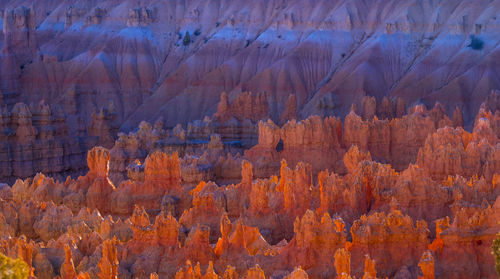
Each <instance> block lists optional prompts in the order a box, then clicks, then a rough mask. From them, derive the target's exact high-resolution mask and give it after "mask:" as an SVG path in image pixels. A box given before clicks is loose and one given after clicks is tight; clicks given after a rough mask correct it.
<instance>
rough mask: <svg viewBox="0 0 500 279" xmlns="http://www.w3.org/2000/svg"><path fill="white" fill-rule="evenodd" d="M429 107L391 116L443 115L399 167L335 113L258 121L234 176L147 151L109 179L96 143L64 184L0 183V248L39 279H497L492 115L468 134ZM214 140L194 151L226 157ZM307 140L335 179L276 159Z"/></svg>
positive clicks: (499, 212) (107, 156)
mask: <svg viewBox="0 0 500 279" xmlns="http://www.w3.org/2000/svg"><path fill="white" fill-rule="evenodd" d="M432 111H435V109H433V110H431V111H427V110H426V109H425V108H423V107H416V108H412V109H411V110H410V111H409V112H410V113H411V114H410V115H405V116H403V117H402V118H398V117H395V118H394V119H392V120H391V121H403V119H407V118H408V117H409V116H412V117H420V118H422V119H426V117H428V119H429V121H431V122H430V123H432V124H433V123H434V120H436V119H437V120H438V122H441V120H442V119H445V122H446V123H447V124H446V125H444V126H443V127H442V128H438V129H437V130H436V128H435V126H434V131H433V132H431V133H429V135H428V136H427V138H426V139H425V141H424V143H423V144H422V145H421V147H420V148H419V150H418V152H417V154H418V156H416V158H415V157H412V158H413V160H416V161H415V164H413V163H410V164H409V165H407V166H406V167H405V168H404V169H403V170H402V171H399V172H398V171H396V170H395V169H394V168H393V167H392V166H391V165H389V164H385V163H383V162H378V161H377V159H376V158H375V156H372V154H371V152H370V151H371V150H375V153H376V152H377V151H376V150H378V149H377V148H372V147H370V146H368V147H367V146H364V147H363V146H362V145H361V146H358V145H357V144H354V143H350V144H346V141H345V138H342V137H340V136H341V135H342V133H341V132H342V129H341V128H342V122H341V121H340V120H338V119H337V118H332V117H327V118H321V117H311V118H309V119H307V120H305V121H301V122H296V121H291V122H288V123H287V124H285V125H284V126H282V127H281V128H280V127H279V126H277V125H275V124H274V123H272V122H271V121H269V122H260V124H259V141H258V142H259V143H258V144H257V145H256V146H255V147H254V148H252V149H250V150H249V151H248V152H247V153H245V154H244V156H243V157H239V159H238V160H235V159H232V160H233V161H232V162H233V163H232V164H234V165H235V166H233V167H231V168H228V170H230V171H231V172H233V170H232V168H236V169H238V172H239V175H233V174H231V175H232V176H233V177H239V178H237V181H236V183H228V184H218V183H216V182H213V181H203V180H202V179H195V178H193V177H192V176H189V177H188V181H185V180H184V178H185V176H184V175H183V171H185V170H188V171H189V173H190V174H193V172H192V171H191V168H188V167H187V166H189V163H188V162H189V161H188V160H187V158H188V157H185V158H184V159H182V158H179V156H178V154H177V153H173V154H168V153H165V152H162V151H155V152H152V153H150V154H148V155H147V157H146V158H145V160H144V162H143V163H141V161H137V162H136V163H135V168H134V169H130V172H129V178H126V179H123V180H122V181H121V182H120V183H119V184H114V183H113V182H112V180H111V179H110V162H111V161H112V157H113V156H114V155H113V151H110V150H109V149H106V148H104V147H95V148H93V149H91V150H90V151H88V153H87V166H88V169H89V171H88V173H87V174H86V175H85V176H80V177H78V178H77V179H71V178H68V179H67V180H66V181H64V182H62V181H58V180H55V179H53V178H50V177H47V176H45V175H44V174H41V173H39V174H37V175H36V176H35V177H33V178H29V179H25V180H21V179H19V180H17V181H16V183H14V184H13V185H12V186H10V185H8V184H4V185H2V187H1V188H0V189H1V192H0V193H1V196H0V221H2V223H1V224H2V225H1V226H0V238H1V242H0V252H2V253H4V254H6V255H8V256H10V257H20V258H21V259H23V260H24V261H25V262H26V263H28V266H29V267H30V270H31V272H32V274H33V276H36V277H37V278H53V277H56V276H60V277H61V278H275V277H277V276H279V277H280V278H496V276H497V275H496V273H495V269H494V258H493V256H492V254H491V249H490V246H491V243H492V241H493V239H494V238H495V235H496V233H497V232H498V231H499V230H500V224H499V223H498V220H500V197H499V195H500V185H499V181H500V178H499V173H500V170H499V169H498V168H497V165H496V164H495V162H496V161H495V158H496V157H497V155H495V154H496V153H495V148H496V143H497V141H498V136H497V129H496V128H495V127H496V126H495V125H494V124H492V123H496V121H497V115H498V112H495V113H492V112H491V110H490V109H489V108H488V107H487V106H486V105H483V106H482V108H481V111H480V115H479V116H478V117H477V120H476V121H475V125H474V129H473V131H472V132H466V131H464V130H463V128H462V127H457V128H454V127H453V125H454V124H453V122H452V121H449V119H448V118H447V117H446V115H441V116H439V117H437V118H436V117H434V116H433V115H435V114H433V113H432ZM349 117H354V118H357V117H360V116H357V115H356V114H355V113H354V112H352V113H351V115H350V116H349ZM433 117H434V118H433ZM375 118H376V116H374V117H373V119H371V120H363V119H359V120H356V121H359V122H360V123H374V120H375V121H376V119H375ZM433 119H434V120H433ZM440 119H441V120H440ZM346 121H347V120H346ZM364 121H368V122H364ZM407 121H409V120H407ZM413 121H414V120H413ZM336 123H339V124H336ZM410 123H411V122H410ZM448 124H449V125H450V126H448ZM337 125H338V126H337ZM433 125H434V124H433ZM358 126H359V125H358ZM325 127H326V128H325ZM329 127H330V128H329ZM335 127H339V129H340V132H339V130H337V129H336V128H335ZM366 127H368V128H370V125H366ZM410 127H412V126H411V125H410ZM142 129H145V128H144V127H143V128H142ZM148 129H149V128H148ZM155 129H160V128H159V127H156V128H155ZM412 129H414V128H408V130H410V131H412ZM408 130H407V131H408ZM148 131H149V130H148ZM403 131H404V130H403ZM150 132H151V131H150ZM151 133H152V134H155V133H153V132H151ZM176 133H177V134H182V133H181V132H180V131H179V130H177V132H176ZM148 135H149V134H148ZM312 135H317V136H318V137H319V138H320V139H322V141H315V139H316V138H317V137H313V136H312ZM361 135H363V134H361ZM358 138H360V137H359V136H358ZM280 139H284V142H286V144H283V150H280V151H277V150H276V148H275V146H274V145H275V144H277V142H278V141H279V140H280ZM361 139H362V138H361ZM408 140H409V141H410V142H411V141H412V138H408ZM218 142H219V141H218V140H216V139H214V140H213V141H211V143H209V144H208V145H207V147H198V148H200V149H206V150H205V155H203V156H206V157H210V156H220V158H226V157H227V156H229V158H231V157H230V156H231V155H225V152H227V150H225V149H224V148H222V149H221V148H220V145H219V144H218ZM214 146H219V147H218V149H217V148H215V147H214ZM390 146H391V152H397V151H395V150H394V148H398V146H399V145H392V143H390ZM214 148H215V149H214ZM308 148H310V149H311V150H315V148H317V150H319V151H315V152H317V153H316V156H318V159H319V158H320V157H321V156H328V154H330V153H328V152H327V151H328V150H334V149H335V148H337V149H338V150H342V153H339V155H338V156H340V154H343V155H342V157H341V158H340V159H339V160H340V161H339V162H337V163H338V164H340V165H341V166H342V173H339V172H336V171H335V170H333V171H332V170H328V169H322V170H321V171H319V172H318V173H317V174H316V173H315V170H314V167H313V166H314V165H315V164H316V165H315V166H316V167H317V168H318V169H321V166H322V165H321V164H325V162H327V163H328V162H329V161H328V160H327V161H321V160H316V161H314V160H313V161H310V163H309V162H301V161H299V162H298V163H296V164H295V163H293V160H294V159H295V158H298V157H291V159H290V160H287V157H286V156H289V155H283V154H293V153H286V151H287V150H291V149H294V150H295V152H296V153H295V156H299V155H300V154H301V153H300V152H306V151H307V150H308ZM443 149H444V150H445V151H446V152H445V151H442V150H443ZM273 152H275V153H273ZM271 153H273V154H274V155H270V154H271ZM186 154H189V152H186ZM214 154H217V155H214ZM229 154H230V153H229ZM258 154H263V155H261V156H260V157H259V156H258ZM266 154H267V155H266ZM392 154H397V153H392ZM457 154H458V155H457ZM412 156H414V155H412ZM432 156H434V157H432ZM478 156H479V158H480V159H477V157H478ZM245 158H246V159H245ZM255 158H258V159H257V160H256V161H255V162H256V163H255V164H254V163H252V162H253V161H252V159H255ZM304 158H305V159H307V158H308V157H304ZM429 158H434V160H431V159H429ZM392 159H393V158H389V159H387V160H392ZM224 160H229V159H224ZM274 160H280V161H279V162H278V163H279V168H278V170H277V171H276V172H275V173H273V174H271V175H269V176H267V177H264V176H263V173H262V171H261V170H259V168H260V166H264V167H265V166H266V162H267V164H271V165H273V164H274ZM450 161H453V162H454V164H453V165H452V164H451V163H450ZM193 162H194V161H191V163H193ZM451 166H452V167H451ZM270 170H271V171H272V170H273V169H272V168H269V169H268V170H267V171H270ZM220 171H221V173H222V174H223V173H224V169H222V170H220ZM195 180H196V181H197V182H198V183H197V184H196V185H194V186H193V184H192V181H195Z"/></svg>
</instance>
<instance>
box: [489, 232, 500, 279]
mask: <svg viewBox="0 0 500 279" xmlns="http://www.w3.org/2000/svg"><path fill="white" fill-rule="evenodd" d="M491 248H492V249H493V253H492V254H493V256H494V257H495V269H496V270H497V274H498V277H499V278H500V233H498V234H497V238H495V240H493V245H492V246H491Z"/></svg>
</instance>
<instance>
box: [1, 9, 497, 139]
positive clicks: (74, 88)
mask: <svg viewBox="0 0 500 279" xmlns="http://www.w3.org/2000/svg"><path fill="white" fill-rule="evenodd" d="M388 7H394V9H388ZM0 8H1V10H2V11H3V13H2V19H3V34H2V36H1V37H0V40H1V43H2V44H1V45H2V54H3V55H2V58H1V63H0V64H1V65H2V67H1V69H0V79H1V80H2V86H1V88H0V90H1V92H2V95H4V96H3V98H2V99H4V102H6V103H13V102H18V101H24V102H38V101H40V100H41V99H45V100H46V101H47V102H48V103H51V104H55V103H59V104H62V105H64V107H65V110H66V112H67V113H68V114H69V117H68V120H69V121H70V122H71V125H72V126H73V125H75V128H76V124H77V123H78V118H79V116H82V118H81V119H83V121H84V122H85V126H88V125H89V124H90V121H92V120H91V119H90V116H91V115H92V112H93V110H94V109H96V110H97V111H99V110H100V109H101V105H100V104H107V103H108V102H109V101H110V100H111V101H113V103H114V104H115V105H116V117H117V119H118V123H120V124H121V125H122V127H123V128H127V129H131V128H133V127H135V126H137V124H139V122H140V121H142V120H148V121H154V120H156V119H157V118H158V117H159V116H163V117H164V118H165V119H166V121H167V122H168V126H169V127H173V126H175V125H176V124H177V123H181V122H183V123H184V124H186V123H187V122H189V121H194V120H196V119H202V118H203V117H204V116H206V115H211V114H213V113H214V112H216V111H217V104H218V101H219V96H220V94H221V92H224V91H225V92H227V96H228V99H229V100H234V99H237V95H238V94H240V93H241V92H250V91H251V92H264V93H263V94H265V98H266V99H267V101H268V103H269V105H268V112H269V114H270V115H271V116H272V117H273V120H274V121H278V118H279V117H280V116H281V115H283V112H287V113H285V114H287V115H288V112H289V111H290V108H291V106H288V105H286V103H287V100H288V98H289V96H290V94H294V95H295V100H296V107H297V114H298V115H300V117H302V118H305V117H307V116H309V115H312V114H318V115H322V116H325V115H332V114H334V113H335V114H338V115H341V116H344V115H346V114H347V113H348V112H349V107H350V105H351V103H358V105H359V106H360V108H361V109H362V110H363V113H362V114H363V117H365V116H368V117H371V116H373V115H374V114H375V115H378V117H379V118H380V119H383V118H386V117H390V115H392V114H393V113H394V114H396V115H398V116H401V115H402V114H401V109H402V107H401V106H400V102H399V101H398V98H400V99H401V100H404V101H405V102H406V103H407V104H413V103H417V102H423V103H426V104H428V105H432V104H433V103H434V102H436V101H440V102H441V103H442V104H444V105H445V108H446V111H447V112H448V113H450V114H451V113H452V112H453V110H454V109H455V108H456V107H457V106H458V107H460V108H461V109H462V110H463V111H464V120H465V122H466V123H471V121H472V120H473V117H474V115H475V114H476V113H477V109H478V107H479V105H480V103H481V102H482V101H483V99H484V98H485V97H486V96H487V94H488V93H489V91H490V90H491V89H497V88H498V82H497V79H496V75H495V72H494V69H495V63H494V61H495V55H496V52H495V51H496V49H495V46H496V43H497V42H498V40H497V39H496V36H495V34H496V29H495V28H496V25H497V21H496V17H495V15H496V13H497V12H498V6H497V5H496V4H495V3H490V2H488V1H486V2H480V3H472V2H466V1H459V2H432V3H420V2H418V1H417V2H415V1H410V2H399V1H385V0H379V1H372V2H370V3H368V4H366V3H364V2H358V1H347V2H338V1H333V2H332V1H327V2H314V1H305V2H304V1H298V0H295V1H288V2H286V3H283V2H281V1H272V2H267V1H265V2H257V3H255V2H244V1H243V2H234V1H229V2H214V3H211V4H210V5H207V4H206V2H205V1H194V2H184V1H181V2H175V3H163V2H155V1H143V2H140V3H136V2H134V1H125V2H120V3H118V2H116V1H106V2H104V3H97V2H80V1H76V0H72V1H34V0H29V1H24V2H22V3H19V2H16V1H4V2H2V4H1V6H0ZM435 11H441V12H440V13H434V12H435ZM81 42H85V43H81ZM456 53H458V54H459V55H454V54H456ZM367 96H371V97H374V99H365V101H366V100H369V103H367V102H365V101H363V100H362V99H363V97H367ZM384 97H387V99H386V100H390V101H392V105H391V102H388V101H384ZM374 103H379V104H378V105H377V106H374V105H373V104H374ZM187 104H189V105H190V109H180V108H182V107H184V106H186V105H187ZM382 115H383V117H381V116H382Z"/></svg>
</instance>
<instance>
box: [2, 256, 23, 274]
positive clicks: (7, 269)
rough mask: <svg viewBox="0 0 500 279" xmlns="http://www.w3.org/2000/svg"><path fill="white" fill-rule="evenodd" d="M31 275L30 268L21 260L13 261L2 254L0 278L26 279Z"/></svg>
mask: <svg viewBox="0 0 500 279" xmlns="http://www.w3.org/2000/svg"><path fill="white" fill-rule="evenodd" d="M28 275H29V267H28V264H26V263H25V262H24V261H23V260H21V259H12V258H9V257H7V256H5V255H4V254H2V253H0V278H4V279H26V278H28Z"/></svg>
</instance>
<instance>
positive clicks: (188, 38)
mask: <svg viewBox="0 0 500 279" xmlns="http://www.w3.org/2000/svg"><path fill="white" fill-rule="evenodd" d="M190 43H191V35H189V31H186V34H184V39H182V44H183V45H185V46H187V45H189V44H190Z"/></svg>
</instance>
